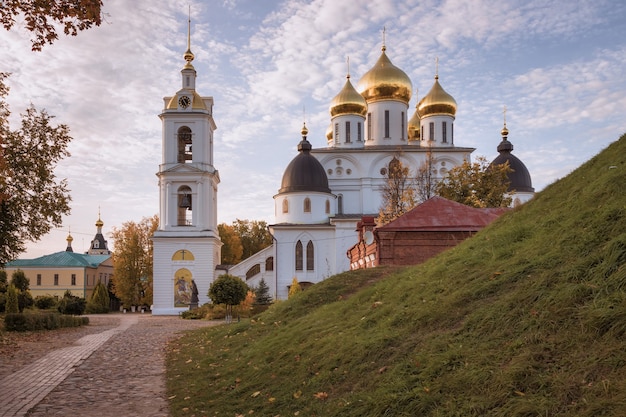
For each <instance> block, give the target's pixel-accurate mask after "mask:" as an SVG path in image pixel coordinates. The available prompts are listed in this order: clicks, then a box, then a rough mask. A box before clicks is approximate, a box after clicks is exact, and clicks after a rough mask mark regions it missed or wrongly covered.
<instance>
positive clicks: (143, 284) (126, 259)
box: [111, 215, 159, 307]
mask: <svg viewBox="0 0 626 417" xmlns="http://www.w3.org/2000/svg"><path fill="white" fill-rule="evenodd" d="M158 226H159V217H158V216H157V215H154V216H152V217H144V218H143V219H142V220H141V221H140V222H139V223H136V222H133V221H129V222H126V223H124V224H123V225H122V227H121V228H119V229H118V228H113V232H112V233H111V236H112V237H113V239H114V240H115V251H114V252H113V255H112V258H113V291H114V293H115V295H116V296H117V297H118V298H119V299H120V300H121V301H122V304H123V305H124V306H126V307H129V306H133V305H151V304H152V251H153V247H152V240H151V237H152V235H153V234H154V232H155V231H156V230H157V228H158Z"/></svg>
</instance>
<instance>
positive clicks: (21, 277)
mask: <svg viewBox="0 0 626 417" xmlns="http://www.w3.org/2000/svg"><path fill="white" fill-rule="evenodd" d="M11 284H13V286H14V287H15V288H17V289H18V291H28V289H29V287H30V280H29V279H28V278H27V277H26V274H25V273H24V271H22V270H21V269H17V270H15V272H13V274H12V275H11Z"/></svg>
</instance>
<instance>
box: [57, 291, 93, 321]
mask: <svg viewBox="0 0 626 417" xmlns="http://www.w3.org/2000/svg"><path fill="white" fill-rule="evenodd" d="M86 306H87V301H86V300H85V299H84V298H82V297H78V296H76V295H72V292H71V291H70V290H65V293H64V294H63V298H61V301H59V304H58V305H57V310H59V313H61V314H71V315H73V316H80V315H82V314H83V313H84V312H85V308H86Z"/></svg>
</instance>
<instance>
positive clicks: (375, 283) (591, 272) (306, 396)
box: [167, 137, 626, 417]
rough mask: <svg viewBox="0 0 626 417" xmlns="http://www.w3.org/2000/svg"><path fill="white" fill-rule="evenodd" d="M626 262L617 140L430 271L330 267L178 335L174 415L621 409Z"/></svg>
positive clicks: (625, 403) (624, 177)
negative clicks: (284, 296) (237, 313)
mask: <svg viewBox="0 0 626 417" xmlns="http://www.w3.org/2000/svg"><path fill="white" fill-rule="evenodd" d="M611 167H615V168H611ZM625 261H626V138H625V137H622V138H621V139H620V140H619V141H617V142H615V143H614V144H612V145H611V146H610V147H609V148H608V149H606V150H605V151H603V152H602V153H601V154H599V155H597V156H596V157H594V158H592V159H591V160H590V161H588V162H587V163H586V164H584V165H583V166H582V167H580V168H579V169H578V170H576V171H575V172H573V173H572V174H571V175H569V176H568V177H566V178H564V179H562V180H560V181H558V182H556V183H554V184H552V185H551V186H549V187H547V188H546V190H544V191H543V192H541V193H539V194H538V195H537V196H536V197H535V198H534V199H533V200H532V201H531V202H529V203H527V204H525V205H524V206H522V207H521V208H519V209H517V210H514V211H513V212H511V213H508V214H506V215H504V216H503V217H501V218H500V219H499V220H498V221H496V222H494V223H493V224H492V225H490V226H489V227H488V228H486V229H484V230H483V231H482V232H480V233H478V234H477V235H476V236H475V237H473V238H471V239H468V240H466V241H464V242H463V243H462V244H460V245H459V246H457V247H455V248H453V249H452V250H449V251H447V252H445V253H443V254H441V255H440V256H438V257H436V258H434V259H432V260H430V261H429V262H427V263H425V264H422V265H418V266H414V267H404V268H376V269H372V270H365V271H358V272H348V273H343V274H339V275H336V276H334V277H331V278H329V279H327V280H326V281H324V282H322V283H319V284H316V285H314V286H313V287H311V288H310V289H308V290H307V291H304V292H303V293H301V294H299V295H298V296H296V297H294V298H292V299H290V300H288V301H283V302H279V303H277V304H275V305H274V306H272V307H271V308H270V309H269V310H268V311H266V312H265V313H263V314H261V315H259V316H257V317H255V318H253V319H251V320H245V321H242V322H241V323H237V324H233V325H228V326H218V327H210V328H206V329H202V330H197V331H194V332H192V333H189V334H188V335H187V336H185V337H183V338H182V339H180V340H178V341H177V342H174V343H172V344H171V345H170V347H169V351H168V356H167V360H168V370H167V389H168V393H169V396H170V406H171V407H170V408H171V410H170V411H171V414H172V415H173V416H191V415H196V416H204V415H206V416H216V415H220V416H223V415H226V416H233V415H234V416H236V415H263V416H266V415H267V416H276V415H282V416H292V415H301V416H303V415H306V416H311V415H317V416H342V417H350V416H355V417H356V416H381V415H393V416H416V415H420V416H486V415H489V416H572V415H576V416H623V415H626V349H624V347H625V346H624V342H623V340H624V337H625V336H626V294H625V292H624V288H625V283H626V266H625V264H626V262H625Z"/></svg>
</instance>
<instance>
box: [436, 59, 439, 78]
mask: <svg viewBox="0 0 626 417" xmlns="http://www.w3.org/2000/svg"><path fill="white" fill-rule="evenodd" d="M438 79H439V57H438V56H437V57H435V80H438Z"/></svg>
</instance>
